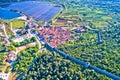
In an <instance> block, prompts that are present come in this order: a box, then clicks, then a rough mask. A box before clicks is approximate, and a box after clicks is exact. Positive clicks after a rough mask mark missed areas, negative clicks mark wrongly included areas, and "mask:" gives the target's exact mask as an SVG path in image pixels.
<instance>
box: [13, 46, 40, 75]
mask: <svg viewBox="0 0 120 80" xmlns="http://www.w3.org/2000/svg"><path fill="white" fill-rule="evenodd" d="M37 54H38V46H37V45H36V46H35V47H29V48H27V49H25V50H23V51H21V52H20V53H18V58H17V60H16V62H15V66H14V68H13V71H14V72H18V73H19V72H23V71H25V70H26V69H27V67H28V66H29V64H30V63H31V62H32V60H33V59H34V58H35V57H36V56H37Z"/></svg>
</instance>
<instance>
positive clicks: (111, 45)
mask: <svg viewBox="0 0 120 80" xmlns="http://www.w3.org/2000/svg"><path fill="white" fill-rule="evenodd" d="M119 26H120V25H117V26H113V27H111V28H109V29H108V30H107V31H105V32H102V35H101V36H102V39H103V40H104V42H103V43H101V44H97V43H96V42H97V39H96V38H95V37H94V35H90V33H88V32H87V33H83V36H81V37H80V38H79V39H78V40H74V41H73V42H68V43H67V44H65V45H60V47H59V49H61V50H62V51H64V52H66V53H67V54H69V55H71V56H73V57H76V58H78V59H80V60H83V61H86V62H90V63H91V64H93V65H95V66H97V67H100V68H102V69H105V70H107V71H108V72H111V73H114V74H116V75H120V69H119V68H120V64H119V58H120V54H119V53H120V50H119V46H120V37H119V30H120V28H119ZM92 33H93V32H92ZM93 34H95V33H93Z"/></svg>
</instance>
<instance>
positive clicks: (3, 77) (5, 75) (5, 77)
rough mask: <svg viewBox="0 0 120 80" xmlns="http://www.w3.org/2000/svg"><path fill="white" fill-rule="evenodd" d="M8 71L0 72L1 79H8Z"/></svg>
mask: <svg viewBox="0 0 120 80" xmlns="http://www.w3.org/2000/svg"><path fill="white" fill-rule="evenodd" d="M9 76H10V73H0V78H2V79H3V80H9Z"/></svg>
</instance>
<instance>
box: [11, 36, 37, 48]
mask: <svg viewBox="0 0 120 80" xmlns="http://www.w3.org/2000/svg"><path fill="white" fill-rule="evenodd" d="M32 42H36V38H35V37H32V38H31V39H26V40H24V41H22V42H14V41H11V44H13V45H14V46H15V47H19V46H24V45H26V44H28V43H32Z"/></svg>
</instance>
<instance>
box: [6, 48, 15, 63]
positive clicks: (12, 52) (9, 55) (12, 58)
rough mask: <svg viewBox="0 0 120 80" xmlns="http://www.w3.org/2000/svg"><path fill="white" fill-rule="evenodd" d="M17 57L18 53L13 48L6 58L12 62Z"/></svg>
mask: <svg viewBox="0 0 120 80" xmlns="http://www.w3.org/2000/svg"><path fill="white" fill-rule="evenodd" d="M16 59H17V53H16V52H15V51H13V50H11V51H10V52H9V54H8V56H7V58H6V62H8V63H12V62H13V61H15V60H16Z"/></svg>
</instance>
